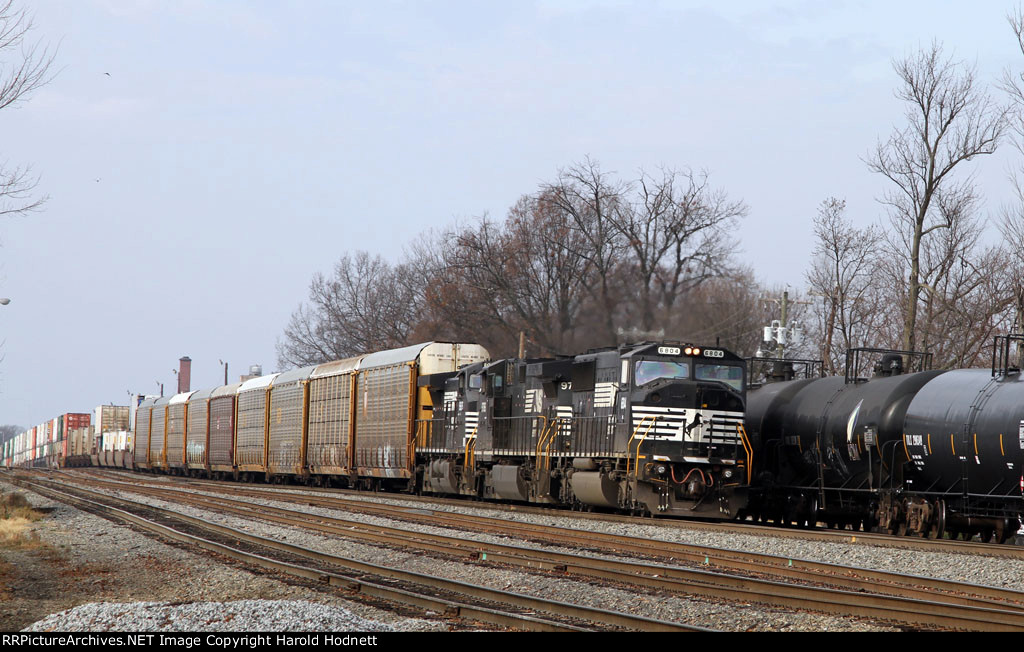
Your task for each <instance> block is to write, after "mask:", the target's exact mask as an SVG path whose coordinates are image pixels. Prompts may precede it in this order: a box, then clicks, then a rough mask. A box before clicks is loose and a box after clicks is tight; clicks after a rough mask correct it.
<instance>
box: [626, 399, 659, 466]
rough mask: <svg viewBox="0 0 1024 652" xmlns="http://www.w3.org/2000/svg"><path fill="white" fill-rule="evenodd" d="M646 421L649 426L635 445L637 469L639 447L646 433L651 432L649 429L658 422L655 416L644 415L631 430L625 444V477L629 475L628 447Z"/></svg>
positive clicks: (645, 437) (638, 464)
mask: <svg viewBox="0 0 1024 652" xmlns="http://www.w3.org/2000/svg"><path fill="white" fill-rule="evenodd" d="M648 419H650V420H651V424H650V425H649V426H647V430H644V434H643V435H642V436H641V437H640V441H638V442H637V444H636V467H637V469H638V468H639V466H640V445H641V444H643V443H644V440H645V439H647V433H649V432H650V431H651V428H653V427H654V424H655V423H657V422H658V417H657V416H655V415H650V414H648V415H645V416H644V417H643V418H642V419H640V423H638V424H636V428H634V429H633V434H632V435H630V437H629V441H627V442H626V475H627V476H628V475H629V447H630V445H632V443H633V440H634V439H636V434H637V433H638V432H640V428H641V427H642V426H643V425H644V422H645V421H647V420H648ZM637 469H634V473H636V472H637Z"/></svg>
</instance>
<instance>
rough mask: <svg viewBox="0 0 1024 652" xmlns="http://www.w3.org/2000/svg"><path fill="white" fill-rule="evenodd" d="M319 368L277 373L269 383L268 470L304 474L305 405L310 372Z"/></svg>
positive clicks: (276, 472) (279, 472)
mask: <svg viewBox="0 0 1024 652" xmlns="http://www.w3.org/2000/svg"><path fill="white" fill-rule="evenodd" d="M315 368H316V367H303V368H302V369H293V370H292V371H286V372H284V373H282V374H278V375H277V376H276V377H275V378H274V380H273V382H271V384H270V406H269V409H270V414H269V417H270V418H269V421H270V427H269V430H268V432H267V471H268V472H269V473H272V474H294V475H302V474H304V473H305V468H306V460H305V449H306V424H307V423H308V421H307V418H306V406H307V405H308V398H309V396H308V394H307V391H308V384H307V381H308V380H309V375H310V374H311V373H313V370H314V369H315Z"/></svg>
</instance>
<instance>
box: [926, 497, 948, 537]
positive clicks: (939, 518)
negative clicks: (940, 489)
mask: <svg viewBox="0 0 1024 652" xmlns="http://www.w3.org/2000/svg"><path fill="white" fill-rule="evenodd" d="M945 531H946V501H944V500H939V501H936V503H935V519H934V520H933V521H932V526H931V527H930V528H928V538H929V539H941V538H942V535H943V534H945Z"/></svg>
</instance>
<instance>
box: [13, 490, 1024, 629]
mask: <svg viewBox="0 0 1024 652" xmlns="http://www.w3.org/2000/svg"><path fill="white" fill-rule="evenodd" d="M150 479H152V478H150ZM129 491H130V489H129V488H128V487H126V488H125V489H124V490H123V491H121V492H117V493H118V494H119V495H122V496H123V497H126V498H131V499H132V500H138V501H139V502H143V503H147V504H153V505H159V506H162V507H167V508H170V509H174V510H176V511H179V512H182V513H185V514H189V515H193V516H201V517H202V518H204V519H207V520H209V521H212V522H216V523H220V524H223V525H227V526H229V527H235V528H240V529H243V530H245V531H246V532H250V533H252V534H256V535H259V536H264V537H269V538H278V539H281V538H283V539H286V540H287V541H288V542H289V543H292V544H296V545H302V546H308V547H310V548H314V549H317V550H321V551H323V552H328V553H331V554H335V555H340V556H345V557H350V558H354V559H359V560H363V561H369V562H372V563H377V564H384V565H388V566H392V567H396V568H402V569H404V570H412V571H417V572H422V573H429V574H433V575H439V576H443V577H449V578H451V579H457V580H460V581H467V582H471V583H474V584H479V585H486V586H492V587H494V588H499V589H505V590H512V591H516V592H521V593H529V594H532V595H538V596H541V597H545V598H548V599H555V600H559V601H562V602H578V603H581V604H588V605H590V606H596V607H601V608H604V609H611V610H615V611H625V612H631V613H639V614H642V615H645V616H648V617H653V618H664V619H672V620H677V621H680V622H686V623H690V624H695V625H701V626H705V627H711V628H716V629H725V630H731V631H751V630H756V631H808V630H810V631H879V630H881V631H884V630H890V631H891V630H893V629H895V628H894V627H892V626H889V625H886V624H885V623H880V622H871V621H866V620H863V619H852V618H840V617H831V616H826V615H822V614H815V613H801V612H791V611H788V610H783V609H774V608H769V607H764V606H759V605H752V604H736V603H721V602H714V601H710V600H704V599H698V598H688V597H686V596H679V595H651V594H648V593H645V592H643V590H641V589H636V590H627V589H624V588H619V587H608V586H600V585H598V584H595V583H589V582H585V581H579V580H572V579H568V578H560V577H557V576H551V575H544V574H540V573H530V572H526V571H523V570H521V569H509V568H496V567H486V566H481V565H479V564H472V563H466V562H461V561H453V560H449V559H440V558H437V557H432V556H428V555H426V554H425V553H418V552H413V551H409V550H394V549H389V548H382V547H378V546H373V545H368V544H365V543H360V542H357V541H347V540H343V539H339V538H337V537H325V536H319V535H315V534H312V533H309V532H306V531H303V530H299V529H294V528H284V527H280V526H274V525H269V524H265V523H262V522H257V521H251V520H247V519H245V520H243V519H239V518H235V517H229V516H224V515H220V514H213V513H210V512H207V511H205V510H200V509H196V508H193V507H187V506H182V505H179V504H172V503H165V502H162V501H155V500H152V499H149V498H146V497H142V496H137V495H132V496H128V495H126V494H127V493H128V492H129ZM200 493H205V492H200ZM268 493H269V492H268ZM321 495H322V494H321ZM346 498H350V496H346ZM247 500H250V501H251V502H253V503H257V504H259V503H264V504H275V503H273V502H271V501H269V500H267V501H260V500H252V499H247ZM360 500H365V501H368V502H387V503H404V504H410V505H414V506H416V507H418V508H422V507H423V506H422V504H417V503H410V502H409V501H402V500H400V499H395V498H390V497H378V496H374V495H366V496H362V497H360ZM275 506H279V507H283V508H285V509H292V510H300V511H305V512H309V513H314V514H322V515H330V516H336V517H341V518H346V519H351V520H356V521H360V522H364V523H368V524H380V525H388V526H391V527H400V528H405V529H408V530H411V531H417V532H418V531H424V532H438V533H446V534H451V530H448V529H444V528H437V527H432V526H428V525H421V524H415V523H408V522H400V521H396V520H391V519H385V518H380V517H375V516H369V515H361V514H354V513H347V512H340V511H336V510H328V509H322V508H314V507H299V506H296V505H294V504H284V503H277V504H275ZM63 509H66V510H71V508H63ZM432 509H436V510H446V511H459V512H466V513H481V514H484V515H488V516H496V515H497V514H496V513H495V512H493V511H492V510H487V509H481V508H477V507H473V506H471V505H467V506H465V507H462V506H449V505H439V506H432ZM58 511H60V510H58ZM73 511H77V510H73ZM501 517H502V518H507V519H509V520H517V521H529V522H538V523H543V524H545V525H555V524H557V525H560V526H562V527H568V528H573V529H575V530H577V531H579V532H580V538H581V540H585V539H586V531H588V530H590V531H600V532H610V533H616V534H628V535H631V536H638V537H644V538H647V539H650V540H652V546H655V547H656V545H657V543H656V540H658V539H662V540H668V541H678V542H682V543H690V544H696V545H704V546H714V547H723V548H733V549H744V550H751V551H756V552H763V553H767V554H774V555H783V556H788V557H793V558H805V559H815V560H820V561H827V562H832V563H839V564H845V565H852V566H864V567H871V568H880V569H883V570H897V571H900V572H904V573H909V574H915V575H926V576H939V577H945V578H949V579H957V580H963V581H971V582H979V583H986V584H992V585H995V586H1002V587H1008V588H1022V587H1021V585H1022V584H1024V579H1022V578H1024V563H1021V562H1015V561H1012V560H1001V559H1000V560H996V559H991V558H983V557H976V556H971V555H962V554H956V555H953V554H938V553H921V552H912V551H903V550H896V549H889V548H875V547H866V546H857V545H848V544H835V543H822V542H814V541H808V540H799V539H788V538H780V537H771V536H748V535H736V534H729V533H717V532H708V531H705V530H695V529H694V530H690V529H685V528H679V527H673V526H663V525H657V524H650V525H648V524H622V523H612V522H603V521H594V520H587V519H579V518H573V516H572V515H571V514H569V513H567V514H566V515H565V516H560V515H555V516H551V515H532V514H522V513H502V514H501ZM89 518H92V519H94V520H96V521H99V522H100V524H101V525H100V526H99V527H100V528H101V529H105V530H107V531H111V533H112V534H113V535H114V536H113V537H112V539H117V537H119V536H120V531H121V530H127V528H123V527H121V526H117V525H114V524H112V523H109V522H107V521H103V520H102V519H97V518H95V517H89ZM114 529H116V532H114ZM129 532H130V531H129ZM131 534H133V535H134V536H136V537H141V535H138V534H135V533H134V532H131ZM94 536H95V537H100V538H102V537H103V536H104V535H103V534H100V533H95V534H94ZM460 536H462V537H463V538H466V539H479V540H490V541H499V542H503V543H513V544H517V545H525V544H523V543H521V542H518V541H515V540H511V539H509V538H506V537H497V536H493V535H485V534H479V533H472V532H465V533H461V534H460ZM141 538H143V539H145V537H141ZM157 545H159V544H157ZM164 547H166V546H164ZM172 550H173V548H172ZM179 552H183V551H179ZM211 563H212V562H211ZM231 570H232V571H235V572H242V571H239V570H237V569H231ZM210 572H211V573H212V576H213V577H216V575H217V572H216V571H210ZM212 581H216V580H212ZM236 581H237V580H235V579H233V580H229V582H236ZM204 584H205V581H204ZM230 597H231V598H233V599H234V600H238V599H239V598H242V597H266V596H258V595H253V594H244V595H238V593H237V592H234V593H233V594H232V595H231V596H230ZM275 597H276V596H275ZM286 597H292V596H286ZM192 599H193V600H195V601H196V602H197V603H198V602H200V601H202V602H207V601H211V600H220V601H223V602H225V603H227V604H224V606H223V607H221V609H223V610H230V609H232V608H233V607H231V606H229V605H230V604H231V600H230V599H229V598H226V597H221V598H216V597H210V596H200V595H196V596H194V597H192ZM320 601H321V602H322V601H323V599H322V598H321V600H320ZM236 604H242V603H236ZM183 607H187V608H188V609H189V610H191V609H193V606H192V605H183ZM83 608H84V607H83ZM155 608H156V607H154V606H152V605H150V606H147V607H146V609H149V610H151V609H155ZM175 608H180V607H177V606H176V607H175ZM194 608H195V609H200V611H201V613H204V614H210V613H211V612H210V610H211V609H215V607H211V606H203V607H198V606H197V607H194ZM89 609H99V610H100V611H103V610H105V609H112V610H115V611H116V607H110V606H107V607H102V606H94V605H89ZM122 609H123V607H122ZM341 609H342V610H343V611H344V610H345V609H346V608H345V607H341ZM269 611H274V610H273V609H271V610H269ZM259 612H260V610H259V609H258V608H257V609H254V610H252V613H259ZM266 612H267V610H263V613H264V615H266ZM300 612H301V609H300ZM89 613H92V612H89ZM145 613H148V612H145V611H144V612H143V614H145ZM282 613H285V612H282ZM62 617H64V618H73V619H74V620H70V621H62V622H67V623H69V624H67V625H62V626H61V627H64V626H66V627H69V628H71V629H77V628H84V627H88V626H89V624H88V622H89V620H88V619H89V618H96V619H97V622H106V620H105V619H104V618H103V617H100V616H93V615H84V614H83V615H74V614H73V612H72V613H70V614H67V615H64V616H62ZM147 617H148V616H147ZM236 617H240V616H233V617H231V623H232V624H230V625H228V628H229V629H232V628H237V627H238V624H237V622H236V621H234V620H233V619H234V618H236ZM326 617H327V616H325V618H326ZM332 617H333V616H332ZM190 618H191V616H190V615H189V613H188V612H186V613H184V614H182V615H181V616H180V618H179V617H178V616H169V617H168V618H167V621H168V622H170V623H171V625H170V627H172V629H168V630H165V631H188V629H189V627H190V626H191V625H188V626H185V625H180V623H182V622H188V623H192V622H194V621H192V620H190ZM206 618H207V619H208V620H209V621H210V622H209V624H206V625H202V627H201V628H202V629H204V630H205V629H212V628H213V627H216V626H217V623H219V622H222V621H223V620H218V619H217V617H216V616H215V615H207V616H206ZM344 618H345V616H344V615H342V616H339V620H338V621H336V622H338V623H344V622H346V621H345V620H344ZM384 619H386V618H384ZM377 620H378V621H379V620H382V618H378V619H377ZM392 620H395V617H394V616H393V615H392ZM414 621H415V619H398V623H399V624H398V625H397V627H398V628H404V629H414V630H416V629H435V630H436V629H443V624H439V623H426V622H424V621H418V622H414ZM145 622H146V623H149V622H152V621H150V620H147V621H145ZM161 622H163V621H161ZM300 622H302V621H297V620H291V619H290V618H289V619H284V620H283V621H282V624H281V625H280V627H278V626H276V625H271V624H268V623H266V622H261V623H260V624H259V625H257V629H273V630H276V631H282V630H288V629H290V628H292V627H293V626H294V627H298V628H299V629H306V628H307V626H304V625H302V624H299V623H300ZM332 622H334V621H332ZM403 623H404V624H403ZM37 626H39V624H37V625H35V626H33V627H37ZM150 626H151V625H149V624H143V625H140V627H143V628H148V627H150ZM338 626H339V627H347V626H345V625H343V624H339V625H338ZM384 626H396V625H392V624H390V623H388V624H386V625H384ZM357 627H358V626H357ZM83 631H84V630H83ZM147 631H148V630H147ZM153 631H156V630H155V629H154V630H153ZM367 631H370V630H367ZM374 631H377V630H374Z"/></svg>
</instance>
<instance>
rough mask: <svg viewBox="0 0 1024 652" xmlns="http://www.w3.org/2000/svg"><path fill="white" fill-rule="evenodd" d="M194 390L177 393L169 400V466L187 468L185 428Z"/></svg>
mask: <svg viewBox="0 0 1024 652" xmlns="http://www.w3.org/2000/svg"><path fill="white" fill-rule="evenodd" d="M190 396H192V392H182V393H181V394H175V395H174V396H172V397H171V398H170V400H169V401H168V402H167V468H169V469H184V468H185V428H186V426H187V425H188V399H189V397H190Z"/></svg>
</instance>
